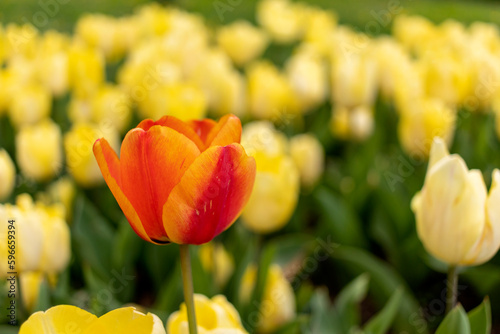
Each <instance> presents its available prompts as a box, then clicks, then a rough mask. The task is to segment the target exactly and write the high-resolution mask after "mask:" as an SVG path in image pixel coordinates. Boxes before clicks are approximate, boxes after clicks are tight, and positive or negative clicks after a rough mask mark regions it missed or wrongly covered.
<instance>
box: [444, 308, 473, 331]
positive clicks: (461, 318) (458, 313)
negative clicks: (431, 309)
mask: <svg viewBox="0 0 500 334" xmlns="http://www.w3.org/2000/svg"><path fill="white" fill-rule="evenodd" d="M470 333H471V328H470V324H469V319H468V318H467V313H465V310H464V308H463V307H462V305H460V304H459V305H457V306H456V307H455V308H454V309H453V310H451V312H450V313H448V315H447V316H446V317H445V318H444V320H443V322H442V323H441V325H439V327H438V329H437V331H436V334H470ZM474 334H476V332H474Z"/></svg>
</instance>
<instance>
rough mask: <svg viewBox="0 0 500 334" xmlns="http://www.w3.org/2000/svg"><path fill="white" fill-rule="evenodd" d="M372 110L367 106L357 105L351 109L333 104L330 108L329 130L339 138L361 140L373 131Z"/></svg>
mask: <svg viewBox="0 0 500 334" xmlns="http://www.w3.org/2000/svg"><path fill="white" fill-rule="evenodd" d="M374 122H375V121H374V119H373V110H372V108H371V107H367V106H363V105H361V106H357V107H355V108H353V109H352V110H349V109H348V108H346V107H344V106H335V107H334V108H333V110H332V118H331V120H330V130H331V132H332V134H333V135H334V136H336V137H338V138H340V139H343V140H348V139H354V140H357V141H363V140H365V139H367V138H368V137H369V136H370V135H371V134H372V132H373V128H374Z"/></svg>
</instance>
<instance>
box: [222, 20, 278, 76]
mask: <svg viewBox="0 0 500 334" xmlns="http://www.w3.org/2000/svg"><path fill="white" fill-rule="evenodd" d="M216 39H217V43H218V44H219V46H220V47H221V48H222V49H223V50H224V51H225V52H226V53H227V54H228V55H229V57H231V59H232V60H233V62H234V63H235V64H236V65H238V66H243V65H245V64H246V63H248V62H250V61H252V60H254V59H255V58H257V57H259V56H260V55H261V54H262V52H263V51H264V49H265V48H266V47H267V44H268V42H269V41H268V37H267V35H266V34H265V33H264V32H263V31H262V30H260V29H259V28H257V27H254V26H253V25H252V24H251V23H250V22H248V21H243V20H240V21H235V22H233V23H231V24H229V25H226V26H223V27H221V28H220V29H219V30H218V31H217V36H216Z"/></svg>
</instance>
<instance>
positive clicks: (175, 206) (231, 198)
mask: <svg viewBox="0 0 500 334" xmlns="http://www.w3.org/2000/svg"><path fill="white" fill-rule="evenodd" d="M254 180H255V160H254V159H253V158H252V157H248V156H247V155H246V153H245V151H244V149H243V147H242V146H241V145H240V144H232V145H228V146H225V147H221V146H213V147H210V148H208V149H207V150H206V151H205V152H203V153H202V154H201V155H200V156H199V157H198V158H197V159H196V160H195V161H194V162H193V164H192V165H191V166H190V167H189V169H188V170H187V171H186V173H185V174H184V176H183V177H182V180H181V181H180V182H179V184H178V185H177V186H175V187H174V189H172V192H171V193H170V196H169V198H168V200H167V202H166V203H165V205H164V207H163V223H164V225H165V230H167V231H168V233H169V238H170V239H171V240H172V241H173V242H176V243H180V244H183V243H189V244H203V243H205V242H208V241H210V240H211V239H213V238H214V237H215V236H216V235H218V234H219V233H221V232H222V231H224V230H225V229H226V228H228V227H229V226H231V224H232V223H233V222H234V221H235V220H236V218H238V216H239V214H240V213H241V211H242V209H243V207H244V205H245V204H246V202H247V201H248V199H249V197H250V193H251V191H252V188H253V184H254Z"/></svg>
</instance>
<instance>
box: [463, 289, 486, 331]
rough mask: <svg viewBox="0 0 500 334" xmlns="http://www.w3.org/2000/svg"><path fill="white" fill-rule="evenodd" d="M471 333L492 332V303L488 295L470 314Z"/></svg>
mask: <svg viewBox="0 0 500 334" xmlns="http://www.w3.org/2000/svg"><path fill="white" fill-rule="evenodd" d="M468 317H469V322H470V330H471V333H474V334H483V333H484V334H489V333H491V305H490V299H489V298H488V297H486V298H484V300H483V302H482V303H481V305H479V306H478V307H476V308H475V309H473V310H472V311H470V312H469V314H468Z"/></svg>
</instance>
